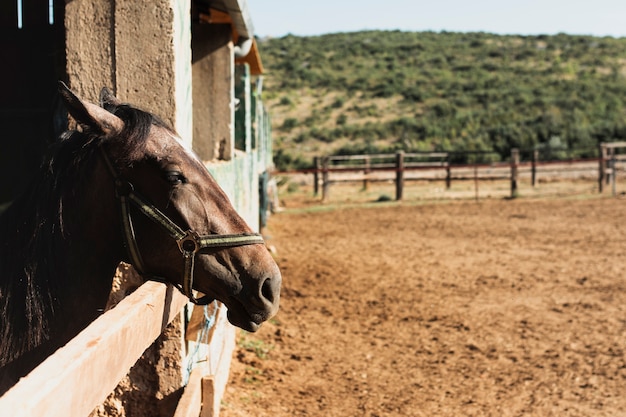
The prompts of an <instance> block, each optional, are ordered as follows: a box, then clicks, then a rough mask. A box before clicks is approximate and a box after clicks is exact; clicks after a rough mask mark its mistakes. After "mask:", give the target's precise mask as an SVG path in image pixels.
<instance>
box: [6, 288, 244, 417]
mask: <svg viewBox="0 0 626 417" xmlns="http://www.w3.org/2000/svg"><path fill="white" fill-rule="evenodd" d="M187 303H188V299H187V297H185V296H184V295H182V294H181V293H180V292H179V291H178V290H176V289H174V288H173V287H171V286H169V285H165V284H162V283H156V282H147V283H145V284H144V285H142V286H141V287H140V288H139V289H138V290H137V291H135V292H134V293H133V294H131V295H130V296H128V297H127V298H125V299H124V300H122V301H121V302H120V304H118V305H117V306H116V307H115V308H113V309H112V310H110V311H108V312H106V313H105V314H103V315H102V316H101V317H99V318H98V319H97V320H96V321H94V322H93V323H92V324H91V325H89V326H88V327H87V328H86V329H85V330H83V331H82V332H81V333H80V334H79V335H78V336H76V337H75V338H74V339H72V340H71V341H70V342H69V343H68V344H67V345H65V346H64V347H62V348H61V349H59V350H58V351H57V352H55V353H54V354H53V355H51V356H50V357H48V359H46V360H45V361H44V362H43V363H42V364H41V365H39V366H38V367H37V368H35V369H34V370H33V371H32V372H31V373H30V374H28V375H27V376H26V377H24V378H22V379H21V380H20V381H19V382H18V383H17V384H16V385H15V386H13V387H12V388H11V389H10V390H9V391H7V392H6V393H5V394H4V395H3V396H2V397H0V410H2V413H3V415H4V413H5V412H6V413H7V414H6V415H11V416H12V417H32V416H46V417H85V416H87V415H89V413H90V412H91V411H92V410H93V409H94V408H95V407H96V406H98V405H99V404H101V403H102V402H103V401H104V399H105V398H106V397H107V395H108V394H109V393H110V392H111V391H112V390H113V389H114V388H115V386H116V385H117V383H118V382H119V381H120V380H121V379H122V378H123V377H124V375H126V373H127V372H128V370H129V369H130V368H131V367H132V366H133V365H134V364H135V362H136V361H137V359H138V358H139V357H140V356H141V354H142V353H143V352H144V350H145V349H146V348H147V347H148V346H149V345H150V344H151V343H152V342H153V341H154V340H155V339H156V338H157V337H158V336H159V335H160V334H161V332H162V331H163V329H164V328H165V326H167V324H168V323H170V322H171V321H172V320H173V319H174V318H175V317H176V316H177V315H178V314H179V313H180V311H181V310H182V309H183V307H184V306H185V305H187ZM234 332H235V329H234V327H232V326H231V325H229V324H228V323H227V319H226V314H225V309H223V308H222V309H220V311H219V312H218V315H217V317H216V320H215V324H214V326H213V331H212V335H211V338H210V339H211V340H209V342H211V341H213V342H215V340H217V339H220V340H222V342H220V343H211V352H210V357H209V360H208V361H207V364H206V366H205V367H198V368H196V369H195V370H194V371H193V372H192V375H191V377H190V380H189V383H188V384H187V386H186V388H185V391H184V393H183V396H182V398H181V400H180V402H179V404H178V408H177V410H176V414H175V416H176V417H183V416H194V417H198V416H199V415H201V416H203V417H207V416H213V415H216V414H217V410H219V403H220V398H221V396H222V394H223V392H224V387H225V385H226V379H227V378H228V369H229V367H230V358H231V353H232V351H233V348H234V343H235V338H234ZM203 375H207V376H203Z"/></svg>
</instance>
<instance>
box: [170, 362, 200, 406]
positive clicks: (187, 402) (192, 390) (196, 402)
mask: <svg viewBox="0 0 626 417" xmlns="http://www.w3.org/2000/svg"><path fill="white" fill-rule="evenodd" d="M202 386H203V382H202V370H201V368H196V369H194V371H193V372H192V373H191V375H190V376H189V382H188V383H187V386H186V387H185V391H183V395H182V397H180V401H178V406H177V407H176V412H175V413H174V417H198V416H199V415H200V411H201V409H202V389H201V388H202Z"/></svg>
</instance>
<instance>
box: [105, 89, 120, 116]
mask: <svg viewBox="0 0 626 417" xmlns="http://www.w3.org/2000/svg"><path fill="white" fill-rule="evenodd" d="M121 104H122V102H121V101H120V99H118V98H117V97H115V95H114V94H113V93H112V92H111V90H109V89H108V88H106V87H103V88H102V90H101V91H100V107H102V108H104V109H106V110H109V111H111V109H113V108H115V107H118V106H120V105H121Z"/></svg>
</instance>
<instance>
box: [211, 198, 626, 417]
mask: <svg viewBox="0 0 626 417" xmlns="http://www.w3.org/2000/svg"><path fill="white" fill-rule="evenodd" d="M337 193H340V190H339V189H338V190H337ZM335 195H337V194H335ZM285 204H286V205H287V210H286V211H285V212H282V213H279V214H276V215H274V216H272V217H271V219H270V223H269V226H268V229H267V233H268V234H269V235H270V236H271V238H270V243H271V244H272V245H274V246H275V247H276V250H277V254H276V257H277V260H278V262H279V265H280V267H281V269H282V272H283V276H284V286H283V295H282V297H283V298H282V300H281V310H280V313H279V314H278V315H277V316H276V317H275V319H273V320H272V321H271V322H270V323H267V324H265V325H264V326H263V327H262V329H261V330H260V331H259V332H258V333H255V334H247V333H245V332H239V334H238V350H237V352H235V357H234V358H233V365H232V369H231V374H230V381H229V385H228V387H227V391H226V395H225V397H224V399H223V405H222V413H221V415H222V416H223V417H235V416H237V417H239V416H256V417H263V416H268V417H269V416H272V417H287V416H289V417H292V416H368V417H374V416H380V417H382V416H402V417H406V416H559V417H562V416H594V417H599V416H613V417H614V416H620V415H626V395H624V394H625V392H626V356H625V350H626V339H625V337H624V336H625V335H626V276H625V274H624V271H625V270H626V257H625V256H624V251H625V250H626V206H625V205H626V200H624V199H622V198H609V197H608V195H607V196H604V197H602V198H601V197H599V196H598V195H597V194H596V195H586V196H577V197H568V198H550V199H546V198H538V199H524V198H522V199H516V200H505V199H502V198H497V199H495V198H494V199H486V200H482V201H480V202H475V201H472V200H465V201H446V202H441V201H439V202H436V201H435V202H433V201H431V202H419V201H413V202H410V201H407V202H404V203H402V204H396V203H385V204H382V203H378V204H370V205H361V206H359V207H346V206H343V207H342V206H335V205H333V206H328V205H327V206H322V207H317V208H314V207H308V208H306V207H304V208H300V209H294V207H300V206H303V205H304V206H306V205H307V204H306V202H305V203H302V202H300V203H293V202H289V201H286V203H285Z"/></svg>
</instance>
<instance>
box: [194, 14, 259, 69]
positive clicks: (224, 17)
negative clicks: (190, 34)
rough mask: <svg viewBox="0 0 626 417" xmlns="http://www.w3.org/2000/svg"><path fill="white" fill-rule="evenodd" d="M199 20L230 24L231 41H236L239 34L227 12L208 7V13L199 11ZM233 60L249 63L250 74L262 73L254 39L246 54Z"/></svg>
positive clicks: (239, 62)
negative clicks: (231, 31)
mask: <svg viewBox="0 0 626 417" xmlns="http://www.w3.org/2000/svg"><path fill="white" fill-rule="evenodd" d="M200 21H201V22H203V23H209V24H230V25H231V28H232V30H233V41H234V42H237V39H238V38H239V34H238V33H237V29H236V28H235V25H234V24H233V20H232V18H231V17H230V15H229V14H228V13H225V12H222V11H220V10H216V9H209V14H206V13H200ZM235 62H236V63H238V64H243V63H246V64H248V65H250V74H251V75H262V74H263V72H264V69H263V62H262V61H261V54H260V53H259V48H258V45H257V42H256V39H252V47H251V48H250V51H249V52H248V55H246V56H245V57H243V58H236V59H235Z"/></svg>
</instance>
